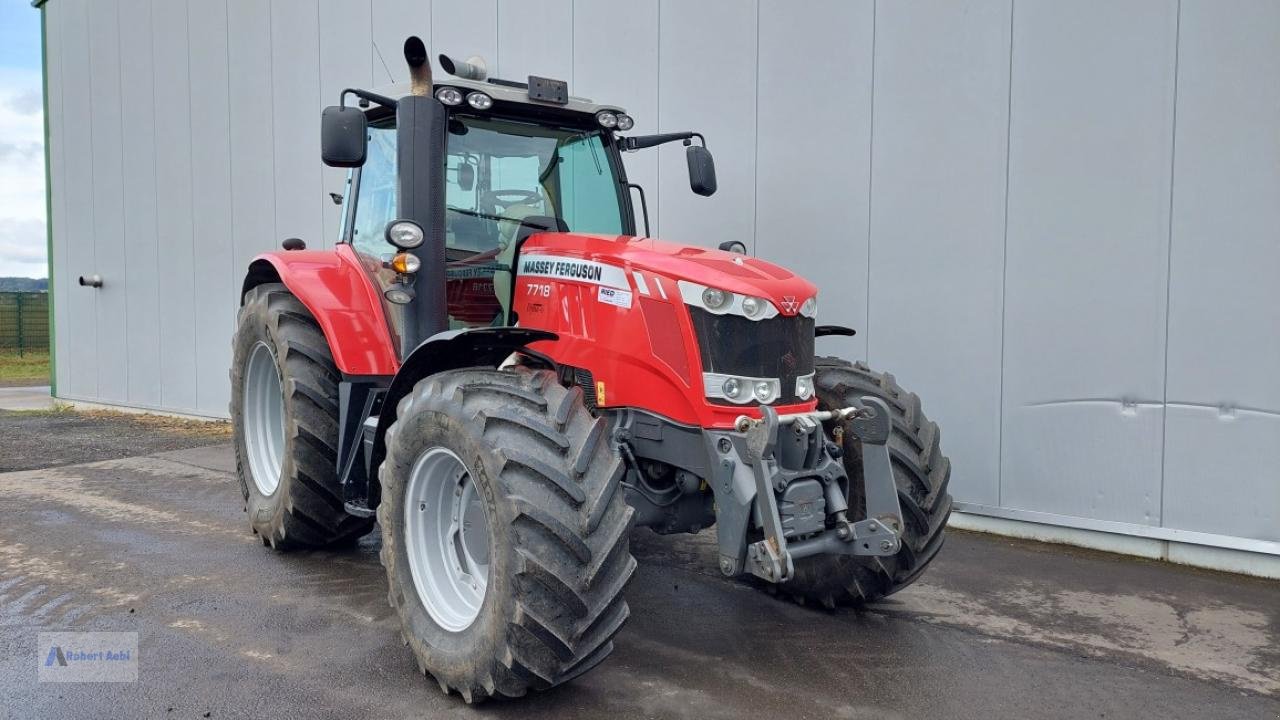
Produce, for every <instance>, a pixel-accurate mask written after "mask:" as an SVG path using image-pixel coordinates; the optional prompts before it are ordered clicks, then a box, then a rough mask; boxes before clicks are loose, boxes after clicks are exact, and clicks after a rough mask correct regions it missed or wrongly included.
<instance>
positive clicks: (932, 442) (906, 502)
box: [777, 357, 951, 608]
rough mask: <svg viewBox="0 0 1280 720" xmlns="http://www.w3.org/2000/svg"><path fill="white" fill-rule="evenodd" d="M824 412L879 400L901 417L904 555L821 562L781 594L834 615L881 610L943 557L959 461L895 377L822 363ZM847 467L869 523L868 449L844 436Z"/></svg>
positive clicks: (856, 508)
mask: <svg viewBox="0 0 1280 720" xmlns="http://www.w3.org/2000/svg"><path fill="white" fill-rule="evenodd" d="M815 370H816V375H815V383H814V385H815V387H816V391H817V395H818V409H820V410H829V409H832V408H839V407H848V406H850V405H853V404H854V402H855V401H856V400H857V399H858V398H861V397H862V396H864V395H871V396H874V397H878V398H880V399H882V400H884V401H885V403H886V404H888V406H889V409H890V411H891V412H892V413H893V418H892V419H893V426H892V434H891V435H890V438H889V456H890V459H891V462H892V465H893V475H894V480H895V481H896V484H897V486H898V504H899V505H900V506H901V508H902V515H903V520H904V522H905V525H906V527H905V528H903V533H902V549H901V550H899V551H898V554H897V555H895V556H893V557H887V558H882V559H881V558H872V557H856V556H852V555H816V556H813V557H808V558H803V559H801V560H799V561H797V562H796V564H795V576H794V577H793V578H792V579H791V580H789V581H787V582H785V583H783V584H782V585H779V586H777V587H778V591H779V592H780V593H783V594H784V595H788V596H791V597H793V598H795V599H797V600H800V601H812V602H816V603H819V604H821V605H823V606H825V607H827V608H834V607H836V606H838V605H861V604H863V603H867V602H874V601H876V600H879V599H881V598H884V597H886V596H888V595H892V594H893V593H895V592H898V591H899V590H901V589H903V588H904V587H906V586H908V585H910V584H911V583H913V582H915V581H916V579H917V578H919V577H920V574H921V573H923V572H924V569H925V567H926V566H927V565H928V564H929V562H930V561H932V560H933V558H934V556H935V555H937V553H938V550H939V549H940V548H941V547H942V543H943V541H944V540H945V537H946V535H945V532H944V528H945V527H946V525H947V518H948V517H950V515H951V495H949V494H948V493H947V484H948V483H949V481H950V478H951V461H950V460H948V459H947V457H946V456H945V455H943V454H942V450H941V448H940V447H939V444H938V440H939V432H938V425H937V423H935V422H933V421H931V420H929V418H927V417H925V415H924V412H923V411H922V410H921V409H920V398H919V396H917V395H916V394H915V393H911V392H907V391H906V390H903V389H902V388H901V387H899V386H898V384H897V382H896V381H895V380H894V378H893V376H892V375H890V374H888V373H878V372H875V371H873V370H871V369H870V368H869V367H867V365H866V364H865V363H862V362H859V363H857V364H853V363H850V362H848V361H846V360H841V359H839V358H833V357H820V358H817V362H816V367H815ZM843 450H844V464H845V471H846V472H847V473H848V474H849V486H850V489H849V496H850V497H849V508H850V516H851V517H852V518H853V519H855V520H861V519H863V517H864V516H865V502H864V497H863V495H862V492H863V491H862V486H863V485H862V459H861V458H862V444H861V443H860V442H859V441H858V440H857V439H856V437H855V436H854V434H853V433H852V432H848V431H847V430H846V431H845V432H844V447H843Z"/></svg>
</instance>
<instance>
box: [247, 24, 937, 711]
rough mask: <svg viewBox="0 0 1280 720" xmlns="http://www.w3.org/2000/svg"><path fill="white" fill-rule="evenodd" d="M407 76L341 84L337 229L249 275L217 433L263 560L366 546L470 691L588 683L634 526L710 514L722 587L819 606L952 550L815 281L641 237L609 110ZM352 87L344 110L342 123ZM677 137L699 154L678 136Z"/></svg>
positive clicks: (689, 524)
mask: <svg viewBox="0 0 1280 720" xmlns="http://www.w3.org/2000/svg"><path fill="white" fill-rule="evenodd" d="M405 58H406V60H407V61H408V64H409V66H410V76H411V82H410V83H409V84H408V85H407V86H400V87H397V88H393V89H392V90H391V91H384V92H382V93H375V92H370V91H366V90H358V89H348V90H345V91H343V93H342V95H341V98H340V104H339V105H338V106H336V107H330V108H327V109H326V110H325V111H324V113H323V118H322V131H321V135H322V142H321V145H322V154H323V160H324V162H325V163H327V164H328V165H330V166H336V167H344V168H350V176H349V181H348V186H347V192H346V193H345V195H344V196H343V207H344V222H343V235H342V240H341V242H340V243H338V244H337V245H336V247H335V249H334V250H332V251H314V250H306V249H305V246H304V244H303V243H302V241H300V240H296V239H291V240H287V241H285V244H284V247H285V249H284V251H283V252H273V253H267V254H265V255H262V256H260V257H258V258H257V259H255V260H254V261H253V263H252V264H251V265H250V267H249V270H248V273H247V276H246V278H245V281H244V289H243V295H242V298H243V300H242V307H241V310H240V315H239V325H238V329H237V331H236V335H235V341H234V365H233V367H232V372H231V381H232V390H233V392H232V401H231V414H232V417H233V419H234V423H235V450H236V459H237V467H238V472H239V477H240V485H241V490H242V491H243V493H244V497H245V501H246V507H247V511H248V513H249V520H250V524H251V525H252V528H253V531H254V532H255V533H257V534H258V535H259V536H261V538H262V542H263V544H265V545H269V546H271V547H273V548H275V549H277V550H287V549H293V548H311V547H327V546H335V545H342V544H349V543H352V542H353V541H355V540H357V539H358V538H360V537H361V536H363V535H365V534H367V533H368V532H370V531H371V530H372V528H373V526H374V522H375V519H376V520H377V522H378V523H379V524H380V525H381V528H382V548H381V556H382V563H383V565H384V566H385V567H386V571H387V580H388V583H389V598H390V601H391V604H392V605H393V606H394V607H395V609H396V611H397V613H398V614H399V617H400V621H401V627H402V631H403V637H404V641H405V643H406V644H407V645H408V646H409V647H410V648H411V650H412V652H413V654H414V656H415V657H416V658H417V661H418V664H419V666H420V668H421V669H422V670H423V672H426V673H430V674H431V675H433V676H434V677H435V679H436V680H437V681H438V682H439V684H440V687H441V688H442V689H444V690H445V692H449V691H450V690H456V691H458V692H459V693H460V694H461V695H462V697H463V698H465V699H466V700H467V701H468V702H474V701H478V700H482V699H484V698H487V697H491V696H495V695H505V696H518V695H522V694H524V693H525V692H526V691H528V690H531V689H532V690H537V689H543V688H548V687H551V686H554V685H557V684H560V683H563V682H566V681H568V680H570V679H572V678H574V677H576V676H577V675H579V674H581V673H583V672H586V671H587V670H589V669H591V668H592V667H594V666H595V665H596V664H598V663H599V662H600V661H601V660H603V659H604V658H605V657H606V656H607V655H608V654H609V652H610V651H611V650H612V649H613V642H612V638H613V637H614V635H615V634H616V633H617V632H618V631H619V630H620V629H621V628H622V626H623V624H624V623H625V622H626V619H627V616H628V612H629V611H628V608H627V603H626V601H625V599H624V597H623V591H624V589H625V587H626V585H627V582H628V580H629V579H630V578H631V576H632V573H633V571H634V570H635V566H636V561H635V559H634V558H633V557H632V556H631V553H630V552H629V549H628V536H629V534H630V532H631V530H632V528H633V527H635V526H645V527H648V528H650V529H651V530H653V531H655V532H658V533H664V534H665V533H696V532H698V531H700V530H702V529H704V528H709V527H712V526H714V527H715V532H716V539H717V543H718V548H719V553H718V554H719V568H720V571H721V572H722V573H723V574H724V575H726V576H752V577H754V578H756V582H757V583H758V584H761V585H765V586H774V587H776V590H777V591H778V592H780V593H782V594H785V595H789V596H792V597H794V598H796V599H798V600H801V601H811V602H814V603H817V604H821V605H824V606H826V607H829V608H830V607H835V606H836V605H840V604H846V603H863V602H867V601H873V600H876V599H878V598H882V597H884V596H886V595H889V594H890V593H893V592H895V591H897V590H899V589H901V588H903V587H904V586H906V585H908V584H910V583H911V582H912V581H914V580H915V579H916V578H917V577H918V576H919V575H920V573H921V572H922V571H923V570H924V568H925V566H926V565H927V564H928V563H929V562H930V560H932V559H933V557H934V556H935V554H936V553H937V552H938V549H939V547H941V545H942V542H943V528H944V526H945V525H946V521H947V516H948V515H949V513H950V510H951V498H950V496H949V495H948V494H947V480H948V477H949V475H950V464H949V462H948V460H947V458H946V457H944V456H943V455H942V453H941V451H940V450H939V447H938V427H937V425H935V424H934V423H932V422H930V421H929V420H928V419H927V418H926V417H925V416H924V414H923V413H922V412H921V410H920V401H919V398H917V397H916V396H915V395H914V394H911V393H908V392H905V391H903V390H902V389H901V388H899V387H898V386H897V385H896V384H895V383H894V381H893V378H892V377H891V376H889V375H887V374H880V373H876V372H873V371H871V370H869V369H868V368H867V367H866V366H865V365H862V364H854V363H850V362H847V361H844V360H840V359H837V358H828V357H815V353H814V345H815V340H816V339H817V338H820V337H823V336H826V335H851V334H852V333H853V331H852V330H850V329H847V328H843V327H840V326H836V325H818V324H817V320H816V318H817V310H818V300H817V288H816V287H814V285H813V284H811V283H809V282H808V281H806V280H805V279H803V278H801V277H798V276H797V275H795V274H793V273H791V272H788V271H787V270H784V269H783V268H780V267H778V266H776V265H773V264H770V263H768V262H764V261H762V260H758V259H755V258H752V257H748V256H746V255H745V247H744V246H743V245H742V244H741V243H739V242H734V241H733V240H730V241H729V242H726V243H724V244H722V245H721V246H720V249H707V248H702V247H690V246H684V245H676V244H671V243H664V242H660V241H658V240H654V239H651V238H648V237H643V236H638V235H637V232H636V227H635V212H634V208H633V206H632V196H633V191H638V197H639V198H640V200H641V210H642V213H641V216H642V217H644V221H645V225H646V235H647V225H648V219H647V212H644V207H643V201H644V195H643V191H640V190H639V188H638V187H637V186H634V185H630V184H629V183H628V182H627V177H626V173H625V172H624V170H623V163H622V155H621V153H622V152H624V151H634V150H640V149H643V148H648V147H652V146H655V145H659V144H662V143H668V142H677V141H679V142H683V143H684V145H685V146H686V147H687V150H686V155H687V160H688V166H689V178H690V184H691V188H692V190H693V192H695V193H697V194H699V195H710V194H712V193H713V192H714V191H715V189H716V178H715V168H714V165H713V162H712V158H711V155H710V153H709V152H708V151H707V149H706V144H705V141H704V140H703V139H702V136H701V135H699V134H698V133H693V132H680V133H664V134H660V135H647V136H634V135H625V134H624V133H626V132H627V131H629V130H630V129H631V128H632V125H633V121H632V119H631V118H630V117H629V116H628V115H627V114H626V113H625V112H624V111H623V110H622V109H621V108H618V107H616V106H610V105H597V104H594V103H592V102H590V101H588V100H584V99H581V98H577V97H571V96H570V95H569V93H568V87H567V85H566V83H564V82H562V81H558V80H553V79H548V78H541V77H536V76H531V77H529V78H528V82H513V81H509V80H501V79H497V78H492V79H490V78H486V72H485V68H484V64H483V61H482V60H480V59H479V58H472V59H471V60H469V61H467V62H458V61H454V60H451V59H450V58H448V57H445V56H441V57H440V63H441V66H442V67H443V68H444V70H445V71H446V72H447V73H448V74H449V75H451V76H452V77H450V78H449V79H448V80H447V81H444V82H440V83H438V84H435V85H434V86H433V85H432V79H431V77H430V65H429V64H428V62H427V53H426V48H425V47H424V46H423V44H422V42H421V41H419V40H418V39H417V38H410V39H409V40H408V41H407V42H406V43H405ZM350 98H355V105H347V104H346V103H347V101H348V99H350ZM695 141H696V142H695Z"/></svg>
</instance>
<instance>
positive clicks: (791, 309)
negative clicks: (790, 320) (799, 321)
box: [782, 295, 800, 315]
mask: <svg viewBox="0 0 1280 720" xmlns="http://www.w3.org/2000/svg"><path fill="white" fill-rule="evenodd" d="M799 309H800V303H798V302H796V296H795V295H783V296H782V312H784V313H786V314H788V315H795V314H796V311H797V310H799Z"/></svg>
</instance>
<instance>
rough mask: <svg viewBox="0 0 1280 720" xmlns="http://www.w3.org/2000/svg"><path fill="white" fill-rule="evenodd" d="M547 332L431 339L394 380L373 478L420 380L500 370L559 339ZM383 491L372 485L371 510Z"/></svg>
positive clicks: (505, 330) (376, 443)
mask: <svg viewBox="0 0 1280 720" xmlns="http://www.w3.org/2000/svg"><path fill="white" fill-rule="evenodd" d="M556 337H557V336H556V334H555V333H552V332H547V331H546V330H533V329H530V328H518V327H482V328H461V329H458V330H446V331H445V332H442V333H436V334H435V335H432V336H431V337H429V338H427V340H426V341H425V342H423V343H422V344H421V345H419V346H418V347H416V348H414V350H413V352H411V353H409V356H408V357H406V358H405V359H404V364H403V365H401V366H400V371H399V372H397V373H396V376H395V377H394V378H392V380H391V386H390V387H388V388H387V393H386V395H384V396H383V399H382V404H381V409H380V411H379V413H378V427H377V430H376V431H375V432H374V436H373V444H372V446H371V448H370V451H369V458H368V468H369V477H371V478H373V477H377V475H376V473H377V469H378V466H379V465H380V464H382V459H383V457H385V455H386V435H387V428H389V427H391V424H392V423H393V422H395V420H396V411H397V409H398V407H397V406H398V405H399V404H400V400H401V398H403V397H404V396H405V395H408V394H409V391H410V390H412V389H413V386H414V385H416V384H417V383H418V381H419V380H421V379H423V378H425V377H427V376H429V375H435V374H436V373H440V372H444V371H446V370H457V369H459V368H468V367H490V368H496V367H498V366H499V365H501V364H502V362H503V361H504V360H506V359H507V358H508V357H510V355H511V353H513V352H515V351H517V350H521V349H523V348H524V347H525V346H526V345H528V344H530V343H534V342H539V341H551V340H555V339H556ZM380 495H381V487H380V486H379V484H378V483H370V484H369V499H368V507H370V508H374V507H377V504H378V500H379V497H380Z"/></svg>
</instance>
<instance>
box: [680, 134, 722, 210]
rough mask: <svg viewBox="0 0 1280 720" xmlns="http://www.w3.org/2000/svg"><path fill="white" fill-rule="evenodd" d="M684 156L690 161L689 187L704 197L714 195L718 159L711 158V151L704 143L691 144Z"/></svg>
mask: <svg viewBox="0 0 1280 720" xmlns="http://www.w3.org/2000/svg"><path fill="white" fill-rule="evenodd" d="M685 142H688V141H687V140H686V141H685ZM684 156H685V159H686V160H688V161H689V188H690V189H692V190H693V192H694V193H695V194H697V195H701V196H703V197H711V196H712V195H714V194H715V192H716V161H715V160H713V159H712V158H711V151H710V150H708V149H707V148H706V147H704V146H702V145H690V146H689V147H687V148H685V151H684Z"/></svg>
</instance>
